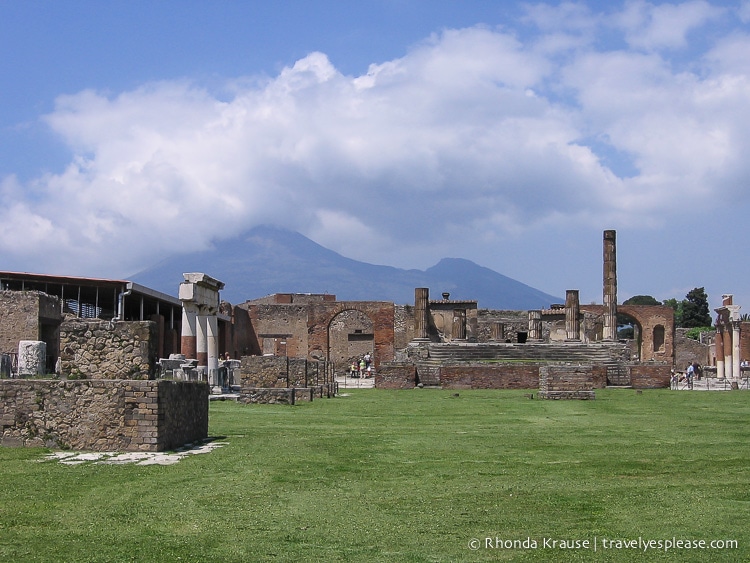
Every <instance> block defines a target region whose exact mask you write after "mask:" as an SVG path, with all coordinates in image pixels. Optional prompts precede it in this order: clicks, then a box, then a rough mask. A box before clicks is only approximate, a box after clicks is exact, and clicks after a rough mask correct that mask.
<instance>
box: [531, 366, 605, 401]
mask: <svg viewBox="0 0 750 563" xmlns="http://www.w3.org/2000/svg"><path fill="white" fill-rule="evenodd" d="M592 368H593V366H562V365H552V366H542V367H541V368H539V398H540V399H594V398H596V395H595V393H594V388H593V387H594V386H593V373H592V371H593V370H592Z"/></svg>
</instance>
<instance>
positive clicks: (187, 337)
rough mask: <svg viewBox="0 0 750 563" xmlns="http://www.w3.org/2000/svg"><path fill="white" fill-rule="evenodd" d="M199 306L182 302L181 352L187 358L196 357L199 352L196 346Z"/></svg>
mask: <svg viewBox="0 0 750 563" xmlns="http://www.w3.org/2000/svg"><path fill="white" fill-rule="evenodd" d="M197 315H198V308H197V307H196V306H195V304H194V303H189V302H186V301H183V302H182V334H181V335H180V353H181V354H183V355H184V356H185V357H186V358H192V359H195V358H196V356H197V353H198V349H197V347H196V339H195V335H196V319H197Z"/></svg>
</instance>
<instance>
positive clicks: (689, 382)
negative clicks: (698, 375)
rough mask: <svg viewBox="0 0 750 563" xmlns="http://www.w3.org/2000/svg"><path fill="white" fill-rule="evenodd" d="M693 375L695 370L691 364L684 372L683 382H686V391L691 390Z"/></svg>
mask: <svg viewBox="0 0 750 563" xmlns="http://www.w3.org/2000/svg"><path fill="white" fill-rule="evenodd" d="M694 374H695V368H694V367H693V364H690V365H689V366H688V367H687V369H686V370H685V380H686V381H687V386H688V389H692V388H693V375H694Z"/></svg>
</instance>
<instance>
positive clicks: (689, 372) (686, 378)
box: [672, 362, 703, 389]
mask: <svg viewBox="0 0 750 563" xmlns="http://www.w3.org/2000/svg"><path fill="white" fill-rule="evenodd" d="M702 375H703V370H702V369H701V366H700V364H699V363H698V362H693V363H692V364H689V365H688V367H687V368H686V369H685V373H684V374H678V373H677V372H675V371H674V370H672V389H678V388H679V384H680V383H685V385H687V388H688V389H692V388H693V380H695V379H697V380H698V381H700V378H701V376H702Z"/></svg>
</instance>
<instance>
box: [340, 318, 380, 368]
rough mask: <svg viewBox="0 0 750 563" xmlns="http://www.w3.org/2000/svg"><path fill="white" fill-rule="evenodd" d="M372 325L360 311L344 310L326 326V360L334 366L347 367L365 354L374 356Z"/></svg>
mask: <svg viewBox="0 0 750 563" xmlns="http://www.w3.org/2000/svg"><path fill="white" fill-rule="evenodd" d="M374 352H375V337H374V331H373V323H372V321H371V320H370V318H369V317H368V316H367V315H366V314H364V313H363V312H362V311H358V310H356V309H346V310H344V311H341V312H340V313H338V314H337V315H336V316H335V317H333V319H331V322H330V324H329V325H328V359H329V360H330V361H331V362H333V364H334V366H348V365H349V363H350V362H351V361H352V360H354V359H358V358H362V357H363V356H364V355H365V354H370V355H371V356H373V355H374Z"/></svg>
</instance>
